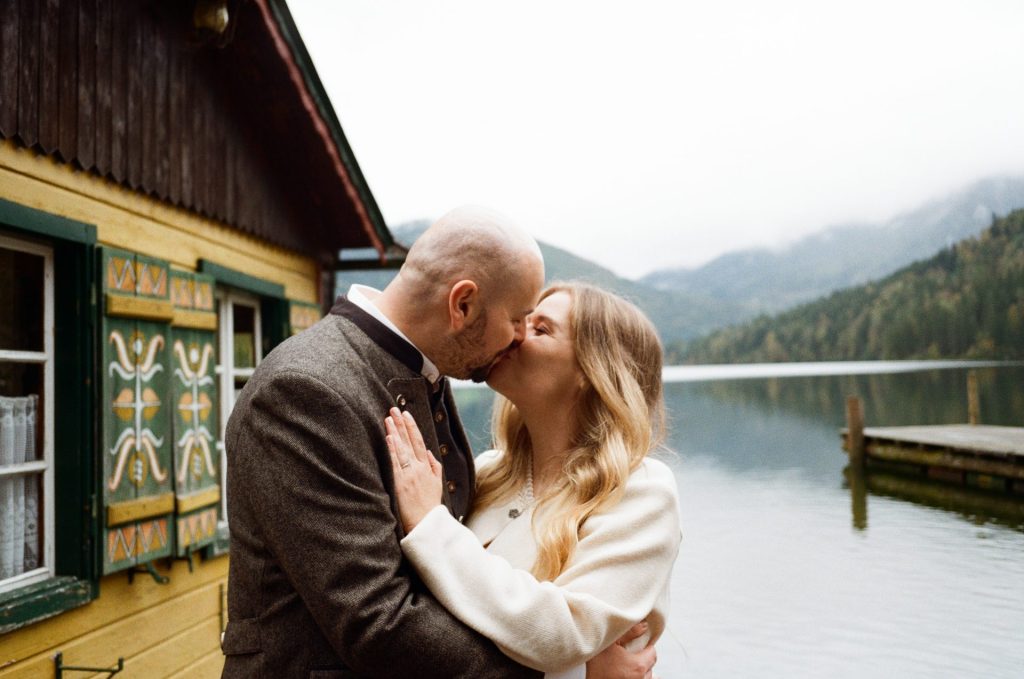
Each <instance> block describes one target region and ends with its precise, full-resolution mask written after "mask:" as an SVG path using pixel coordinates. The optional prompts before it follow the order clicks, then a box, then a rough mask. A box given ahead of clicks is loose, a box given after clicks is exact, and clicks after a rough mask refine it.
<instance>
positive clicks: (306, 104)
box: [256, 0, 384, 258]
mask: <svg viewBox="0 0 1024 679" xmlns="http://www.w3.org/2000/svg"><path fill="white" fill-rule="evenodd" d="M256 5H257V6H258V7H259V8H260V14H261V15H262V17H263V24H264V25H265V26H266V28H267V31H268V32H269V33H270V35H271V37H272V38H273V40H274V47H275V48H276V49H277V54H278V56H280V57H281V60H282V61H283V62H284V63H285V65H286V66H287V68H288V77H289V78H290V79H291V81H292V84H294V85H295V90H296V92H297V93H298V95H299V99H300V101H302V107H303V108H304V109H305V110H306V113H307V114H308V115H309V119H310V121H311V122H312V123H313V128H314V129H315V130H316V133H317V135H318V136H319V137H320V139H321V141H322V142H323V145H324V150H325V151H326V152H327V155H328V156H329V157H330V159H331V164H332V165H333V167H334V171H335V172H336V173H337V175H338V177H339V178H340V179H341V182H342V184H344V186H345V193H346V194H347V195H348V197H349V198H350V199H351V201H352V204H353V205H354V206H355V210H356V212H357V213H358V215H359V221H360V224H362V227H363V231H365V232H366V235H367V236H369V238H370V242H371V243H373V246H374V247H375V248H376V249H377V252H379V253H380V254H381V257H382V258H383V257H384V244H383V243H382V242H381V240H380V238H379V237H378V236H377V231H376V230H375V229H374V228H373V223H372V222H371V221H370V216H369V215H368V214H367V213H366V206H365V205H363V201H362V200H361V199H360V198H359V193H358V192H357V191H356V187H355V185H354V184H353V183H352V180H351V178H350V177H349V176H348V171H347V170H346V169H345V165H344V164H343V163H342V161H341V156H340V155H339V154H338V147H337V146H336V145H335V143H334V138H333V137H332V136H331V133H330V130H329V129H328V127H327V124H326V123H325V122H324V119H323V116H322V115H321V114H320V109H319V108H318V107H317V105H316V102H315V101H313V97H312V95H311V94H310V92H309V89H308V87H307V85H306V80H305V78H303V77H302V71H301V70H300V69H299V67H298V65H297V64H296V63H295V57H294V55H293V54H292V51H291V49H290V48H289V47H288V43H287V42H286V41H285V39H284V37H283V36H282V35H281V31H280V29H279V28H278V26H277V22H276V21H275V20H274V14H273V12H271V10H270V7H269V6H268V4H267V0H256Z"/></svg>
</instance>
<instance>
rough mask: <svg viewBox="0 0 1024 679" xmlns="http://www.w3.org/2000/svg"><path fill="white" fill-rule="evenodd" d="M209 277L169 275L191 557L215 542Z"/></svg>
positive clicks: (181, 499) (174, 389) (184, 530)
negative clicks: (198, 550)
mask: <svg viewBox="0 0 1024 679" xmlns="http://www.w3.org/2000/svg"><path fill="white" fill-rule="evenodd" d="M213 292H214V282H213V278H212V277H210V276H204V275H201V274H192V273H186V272H181V271H173V272H171V301H172V303H173V305H174V318H173V320H172V321H171V325H172V327H171V372H172V374H173V375H172V377H171V402H172V403H173V410H174V415H173V418H172V419H173V445H174V494H175V508H176V516H175V537H176V540H175V547H174V551H175V554H176V555H177V556H187V555H190V554H192V553H193V552H195V551H196V550H197V549H199V548H200V547H203V546H205V545H208V544H210V543H211V542H213V540H214V539H215V538H216V536H217V507H218V504H219V502H220V486H219V485H218V484H217V479H218V465H219V462H220V460H219V453H218V451H217V440H216V436H217V432H218V431H219V429H218V427H217V403H216V401H217V380H216V377H215V375H214V367H215V365H216V362H217V361H216V352H215V347H216V346H217V333H216V331H217V314H216V312H215V310H214V301H213Z"/></svg>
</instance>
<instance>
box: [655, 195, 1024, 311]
mask: <svg viewBox="0 0 1024 679" xmlns="http://www.w3.org/2000/svg"><path fill="white" fill-rule="evenodd" d="M1021 207H1024V177H998V178H991V179H985V180H982V181H979V182H977V183H975V184H973V185H972V186H970V187H968V188H966V189H963V190H962V191H959V192H957V193H955V194H953V195H952V196H949V197H946V198H943V199H940V200H933V201H931V202H929V203H927V204H925V205H923V206H921V207H920V208H918V209H916V210H913V211H911V212H907V213H905V214H902V215H900V216H898V217H895V218H893V219H890V220H888V221H886V222H884V223H881V224H847V225H842V226H836V227H833V228H830V229H828V230H826V231H824V232H821V233H818V234H815V235H812V236H809V237H807V238H804V239H802V240H799V241H797V242H796V243H794V244H792V245H791V246H789V247H788V248H786V249H784V250H781V251H774V250H769V249H749V250H741V251H738V252H733V253H729V254H725V255H723V256H721V257H719V258H717V259H715V260H713V261H711V262H709V263H708V264H706V265H704V266H702V267H700V268H697V269H665V270H660V271H655V272H653V273H650V274H648V275H647V276H644V277H643V278H642V279H641V282H642V283H644V284H646V285H650V286H651V287H654V288H657V289H658V290H665V291H673V292H684V293H690V294H695V293H699V294H702V295H704V296H705V297H709V298H711V299H714V300H718V301H720V302H722V303H728V304H730V305H731V307H732V308H739V309H743V310H745V313H746V316H741V317H738V318H736V319H734V321H733V322H737V321H740V320H745V319H746V318H750V317H752V316H754V315H757V314H758V313H774V312H778V311H782V310H784V309H788V308H790V307H793V306H794V305H796V304H799V303H801V302H806V301H809V300H812V299H815V298H817V297H820V296H822V295H825V294H827V293H829V292H832V291H833V290H839V289H842V288H847V287H850V286H853V285H859V284H861V283H866V282H867V281H870V280H875V279H877V278H880V277H882V276H885V275H886V274H889V273H891V272H893V271H895V270H896V269H898V268H900V267H901V266H904V265H906V264H909V263H910V262H913V261H916V260H919V259H922V258H924V257H928V256H930V255H932V254H934V253H936V252H938V251H939V250H940V249H941V248H943V247H948V246H949V245H951V244H953V243H956V242H957V241H960V240H961V239H963V238H967V237H969V236H973V235H976V234H977V233H979V232H980V231H981V230H982V229H984V228H985V227H986V226H988V225H989V224H990V223H991V222H992V218H993V217H994V216H995V215H1005V214H1007V213H1008V212H1010V211H1011V210H1014V209H1017V208H1021Z"/></svg>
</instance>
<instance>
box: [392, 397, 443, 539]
mask: <svg viewBox="0 0 1024 679" xmlns="http://www.w3.org/2000/svg"><path fill="white" fill-rule="evenodd" d="M384 428H385V429H386V430H387V442H388V451H389V452H390V453H391V470H392V473H393V474H394V477H395V497H396V499H397V500H398V514H399V518H401V520H402V526H403V527H404V528H405V532H406V533H408V532H409V531H411V530H412V529H413V528H415V527H416V524H418V523H419V522H420V521H421V520H423V517H424V516H426V514H427V512H429V511H430V510H431V509H433V508H434V507H436V506H438V505H439V504H441V464H440V463H439V462H438V461H437V460H436V459H434V456H433V455H432V454H431V452H430V451H429V450H427V446H426V444H425V443H423V436H422V435H421V434H420V428H419V427H418V426H416V420H414V419H413V417H412V415H410V414H409V413H408V412H399V410H398V408H392V409H391V414H390V415H388V417H386V418H385V419H384Z"/></svg>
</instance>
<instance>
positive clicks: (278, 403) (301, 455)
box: [228, 372, 538, 679]
mask: <svg viewBox="0 0 1024 679" xmlns="http://www.w3.org/2000/svg"><path fill="white" fill-rule="evenodd" d="M383 416H384V413H381V418H380V419H381V422H380V423H377V422H375V421H370V420H369V418H368V417H365V416H363V417H360V416H359V415H357V414H356V413H355V412H354V409H353V408H352V407H350V405H349V404H348V403H347V401H346V400H345V398H344V397H343V395H341V394H338V393H337V392H335V391H334V390H332V389H331V388H330V387H329V386H327V385H325V384H323V383H322V382H320V381H319V380H318V379H317V378H315V377H313V376H310V375H306V374H304V373H300V372H286V373H283V374H278V375H276V376H275V377H274V378H273V379H271V380H269V381H268V382H265V383H263V384H261V385H260V386H259V388H258V391H257V392H256V393H254V394H253V395H252V397H251V400H250V402H249V407H248V408H246V409H245V412H244V414H243V417H244V418H246V419H245V421H243V422H241V423H240V426H238V427H236V428H235V431H237V432H239V433H238V434H237V435H236V437H235V440H234V441H232V442H230V446H229V447H230V449H231V450H232V451H233V455H232V458H233V459H232V460H231V465H229V467H228V470H229V473H231V474H232V482H234V486H233V487H232V488H231V489H230V490H229V493H231V494H234V495H235V496H236V498H237V501H241V502H246V503H248V505H249V507H247V508H246V509H251V510H252V511H251V513H250V512H248V511H247V512H246V514H250V515H251V516H254V517H256V518H255V519H254V521H255V522H256V528H257V530H258V531H259V533H260V535H261V536H262V537H263V539H264V540H265V548H266V550H267V551H268V552H269V553H270V554H271V555H272V559H273V560H274V561H276V562H277V563H278V564H280V568H281V570H282V571H283V572H284V575H285V577H286V578H287V581H288V582H289V583H291V585H292V586H294V588H295V590H296V591H297V593H298V595H299V596H300V597H301V598H302V600H303V602H304V604H305V605H306V607H307V608H308V610H309V611H310V612H311V614H312V616H313V618H314V619H315V621H316V623H317V625H318V627H319V628H320V630H321V631H322V632H323V634H324V635H325V636H326V637H327V639H328V640H329V641H330V643H331V645H332V646H333V647H334V649H335V650H336V652H337V653H338V654H339V656H340V657H341V658H342V660H343V661H344V662H345V663H346V664H347V665H348V666H349V667H350V668H351V669H352V670H354V671H355V672H357V673H358V674H360V675H367V676H403V677H405V676H408V677H412V676H415V677H417V678H418V679H428V678H432V677H437V678H438V679H441V678H442V677H444V678H449V677H463V678H466V679H468V678H470V677H473V678H476V677H493V678H495V679H498V678H506V677H508V678H514V677H537V676H538V674H537V673H536V672H534V671H532V670H529V669H528V668H525V667H522V666H520V665H518V664H516V663H514V662H513V661H511V660H510V659H509V658H508V657H506V656H505V655H504V654H502V653H501V652H500V651H499V650H498V649H497V648H496V647H495V646H494V644H493V643H491V642H490V641H488V640H487V639H485V638H483V637H482V636H480V635H479V634H477V633H476V632H474V631H473V630H471V629H470V628H468V627H467V626H465V625H464V624H462V623H460V622H459V621H458V620H456V619H455V618H454V617H452V616H451V614H449V613H448V612H447V611H446V610H445V609H444V608H443V607H442V606H441V605H440V604H439V603H438V602H437V600H436V599H435V598H434V597H432V596H430V594H429V592H426V590H425V588H424V587H423V586H422V583H419V582H418V581H417V578H416V574H415V572H414V571H413V569H411V568H410V567H409V565H408V564H407V563H406V562H405V561H404V559H403V555H402V550H401V547H400V544H399V537H398V534H397V533H396V529H397V520H396V518H395V517H396V514H395V512H394V510H393V501H392V497H391V494H390V492H389V488H390V487H391V483H392V480H391V468H390V461H389V460H388V459H387V452H386V450H385V449H384V434H383ZM235 453H237V455H235ZM236 458H237V461H236ZM239 494H243V496H242V497H238V495H239ZM296 641H297V642H298V641H299V640H296Z"/></svg>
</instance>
